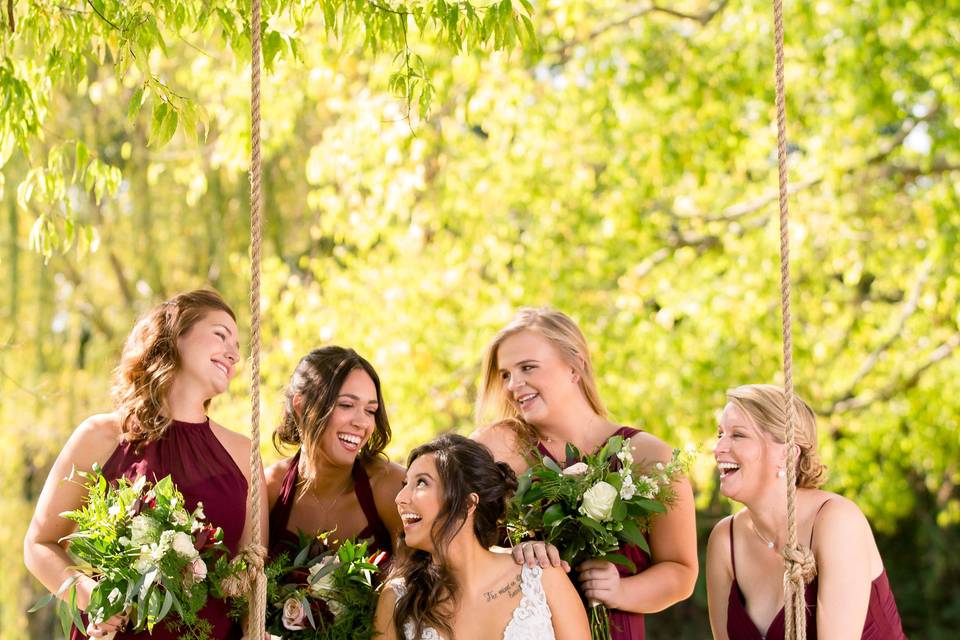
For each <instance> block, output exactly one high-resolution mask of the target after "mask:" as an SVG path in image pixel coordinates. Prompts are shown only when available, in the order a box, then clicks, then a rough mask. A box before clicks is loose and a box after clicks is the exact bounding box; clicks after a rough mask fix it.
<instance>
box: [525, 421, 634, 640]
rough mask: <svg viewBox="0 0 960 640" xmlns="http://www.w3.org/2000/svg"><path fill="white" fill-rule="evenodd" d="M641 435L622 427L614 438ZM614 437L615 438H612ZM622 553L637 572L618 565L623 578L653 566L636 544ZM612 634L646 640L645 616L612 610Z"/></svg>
mask: <svg viewBox="0 0 960 640" xmlns="http://www.w3.org/2000/svg"><path fill="white" fill-rule="evenodd" d="M638 433H640V430H639V429H631V428H630V427H620V428H619V429H617V430H616V432H615V433H614V434H613V435H614V436H623V438H625V439H627V440H629V439H630V438H632V437H633V436H635V435H637V434H638ZM611 437H613V436H611ZM537 449H538V450H539V451H540V453H542V454H543V455H545V456H549V457H550V458H551V459H553V461H554V462H557V464H560V463H559V461H557V459H556V458H554V457H553V454H551V453H550V451H548V450H547V448H546V447H545V446H544V445H543V443H542V442H538V443H537ZM576 462H579V460H567V461H566V464H565V465H561V466H565V467H569V466H570V465H572V464H574V463H576ZM612 467H613V470H614V471H617V470H619V469H620V460H619V459H617V460H615V461H614V463H613V464H612ZM620 553H622V554H623V555H625V556H626V557H628V558H629V559H630V561H631V562H633V564H634V565H636V567H637V570H636V572H631V571H630V569H629V568H627V567H624V566H622V565H619V564H618V565H616V567H617V571H618V572H619V573H620V575H621V576H624V577H626V576H631V575H636V574H638V573H640V572H641V571H643V570H644V569H647V568H648V567H649V566H650V565H651V564H653V561H652V559H651V558H650V556H649V554H647V552H646V551H644V550H643V549H641V548H640V547H638V546H636V545H634V544H627V545H624V546H622V547H620ZM574 585H575V586H576V587H577V590H578V591H579V590H580V585H579V583H577V582H576V581H575V580H574ZM609 615H610V634H611V635H612V636H613V640H644V625H643V614H642V613H634V612H632V611H620V610H619V609H610V611H609Z"/></svg>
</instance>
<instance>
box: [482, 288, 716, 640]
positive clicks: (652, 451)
mask: <svg viewBox="0 0 960 640" xmlns="http://www.w3.org/2000/svg"><path fill="white" fill-rule="evenodd" d="M482 385H483V386H482V388H481V392H480V397H479V399H478V410H477V414H478V421H479V423H480V424H488V425H489V426H487V427H485V428H482V429H480V430H478V431H477V433H476V434H474V437H475V438H476V439H477V440H478V441H479V442H481V443H483V444H485V445H487V446H488V447H489V448H490V450H491V451H492V452H493V454H494V456H495V457H496V459H497V460H502V461H504V462H506V463H508V464H509V465H510V466H511V467H512V468H513V469H514V471H516V472H517V473H518V474H519V473H522V472H523V471H525V470H526V469H527V468H528V467H529V465H530V462H531V460H534V459H536V457H537V454H538V453H539V454H540V455H543V456H549V457H551V458H553V459H554V460H555V461H558V463H559V464H560V465H561V466H569V465H572V464H574V463H575V462H576V461H575V460H566V459H565V457H566V454H565V451H566V445H567V444H568V443H569V444H573V445H575V446H576V447H577V449H579V450H580V451H584V452H594V451H597V450H599V449H600V448H601V447H602V446H603V445H604V443H606V442H607V440H609V439H610V438H611V437H613V436H617V435H618V436H622V437H624V438H626V439H629V441H630V446H631V452H632V454H633V458H634V459H635V460H636V461H637V462H638V463H641V464H644V463H646V464H649V465H653V464H655V463H657V462H663V463H665V462H667V461H668V460H669V459H670V456H671V453H672V449H671V447H669V446H668V445H666V444H665V443H664V442H662V441H661V440H659V439H658V438H656V437H654V436H653V435H651V434H649V433H646V432H643V431H640V430H638V429H633V428H631V427H626V426H621V425H619V424H617V423H615V422H613V421H612V420H610V419H609V418H608V417H607V411H606V409H605V408H604V405H603V401H602V400H601V399H600V394H599V392H598V390H597V385H596V381H595V380H594V373H593V364H592V362H591V358H590V351H589V349H588V348H587V342H586V339H585V338H584V336H583V333H582V332H581V331H580V328H579V327H578V326H577V325H576V323H575V322H574V321H573V320H571V319H570V318H569V317H568V316H567V315H565V314H563V313H561V312H559V311H556V310H554V309H545V308H539V309H538V308H531V307H527V308H523V309H521V310H520V311H519V312H518V313H517V315H516V316H515V317H514V318H513V320H512V321H511V322H510V323H509V324H507V326H505V327H504V328H503V329H501V330H500V332H498V333H497V335H496V336H495V337H494V339H493V341H492V342H491V343H490V345H489V346H488V347H487V351H486V356H485V358H484V364H483V383H482ZM673 493H674V496H675V501H674V503H673V504H672V505H671V507H670V509H669V510H668V511H667V513H665V514H662V515H660V516H659V517H657V518H656V519H655V520H654V521H653V524H652V527H651V529H650V532H649V534H648V535H647V540H648V542H649V546H650V553H649V554H647V553H646V552H644V551H642V550H641V549H640V548H639V547H636V546H633V545H628V546H627V547H625V548H624V549H623V550H622V552H623V553H624V554H625V555H627V557H629V558H630V559H631V560H632V561H633V563H634V565H635V566H636V568H637V572H636V573H632V572H631V571H629V570H628V569H627V568H626V567H622V566H618V565H614V564H613V563H610V562H607V561H605V560H599V559H595V560H588V561H586V562H584V563H583V564H581V565H580V566H579V567H575V569H576V570H577V577H578V580H579V584H580V589H581V592H582V593H583V595H584V596H585V597H586V598H588V599H590V600H592V601H596V602H600V603H602V604H604V605H606V606H607V607H608V608H609V609H610V621H611V630H612V633H613V637H614V639H615V640H628V639H629V640H641V639H642V638H643V637H644V623H643V614H644V613H652V612H655V611H660V610H662V609H665V608H666V607H669V606H670V605H672V604H674V603H676V602H679V601H680V600H683V599H685V598H687V597H689V596H690V594H691V593H692V592H693V587H694V584H695V582H696V579H697V572H698V564H697V537H696V525H695V520H694V505H693V493H692V491H691V489H690V484H689V482H687V480H686V479H681V480H678V481H676V482H675V483H674V486H673ZM514 556H515V558H516V560H517V562H523V563H527V564H540V565H541V566H545V565H553V566H560V565H561V561H560V557H559V553H558V551H557V549H556V548H555V547H553V546H552V545H546V544H544V543H542V542H524V543H522V544H521V545H518V546H517V547H516V548H515V549H514ZM565 568H567V567H565Z"/></svg>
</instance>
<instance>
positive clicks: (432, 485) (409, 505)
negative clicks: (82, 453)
mask: <svg viewBox="0 0 960 640" xmlns="http://www.w3.org/2000/svg"><path fill="white" fill-rule="evenodd" d="M395 502H396V504H397V511H398V512H399V513H400V519H401V520H403V536H404V542H405V543H406V544H407V546H408V547H411V548H413V549H419V550H421V551H426V552H427V553H433V552H434V547H433V538H432V536H431V533H432V531H433V528H434V524H436V522H437V515H438V514H439V513H440V510H441V507H442V503H443V487H442V486H441V484H440V475H439V473H438V471H437V463H436V455H435V454H433V453H428V454H425V455H422V456H420V457H418V458H417V459H416V460H414V461H413V462H412V463H411V464H410V468H409V469H407V477H406V479H405V480H404V484H403V488H402V489H400V493H398V494H397V497H396V499H395Z"/></svg>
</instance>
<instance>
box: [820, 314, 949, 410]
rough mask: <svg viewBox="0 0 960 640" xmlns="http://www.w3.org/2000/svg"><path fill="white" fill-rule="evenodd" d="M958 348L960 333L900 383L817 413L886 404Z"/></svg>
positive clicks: (913, 384)
mask: <svg viewBox="0 0 960 640" xmlns="http://www.w3.org/2000/svg"><path fill="white" fill-rule="evenodd" d="M958 346H960V332H958V333H955V334H953V335H952V336H950V337H949V338H947V339H946V340H944V341H943V343H942V344H941V345H940V346H939V347H937V348H936V349H934V350H933V353H931V354H930V357H929V358H927V360H926V361H925V362H924V363H923V364H921V365H920V366H919V367H917V368H916V369H914V371H913V372H912V373H911V374H910V375H909V376H907V377H906V378H904V379H903V380H902V381H894V382H891V383H890V384H888V385H887V386H886V387H884V388H883V389H881V390H879V391H875V392H872V393H871V392H867V393H862V394H860V395H858V396H856V397H853V398H849V399H847V400H841V401H840V402H837V403H835V404H834V406H833V407H828V408H826V409H824V410H823V411H820V412H819V413H820V414H822V415H824V416H831V415H836V414H839V413H847V412H849V411H859V410H861V409H865V408H867V407H869V406H870V405H871V404H873V403H875V402H886V401H887V400H890V399H891V398H893V397H894V396H895V395H897V394H899V393H902V392H904V391H906V390H907V389H911V388H913V387H915V386H916V385H917V382H919V381H920V376H922V375H923V374H924V373H925V372H926V371H927V369H929V368H930V367H932V366H933V365H935V364H937V363H938V362H940V361H942V360H946V359H947V358H948V357H950V355H951V354H952V353H953V351H954V350H955V349H956V348H957V347H958Z"/></svg>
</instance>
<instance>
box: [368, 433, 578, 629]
mask: <svg viewBox="0 0 960 640" xmlns="http://www.w3.org/2000/svg"><path fill="white" fill-rule="evenodd" d="M516 487H517V478H516V475H515V474H514V473H513V470H512V469H511V468H510V467H509V466H508V465H507V464H505V463H502V462H495V461H494V459H493V456H492V455H490V452H489V450H487V448H486V447H484V446H483V445H481V444H478V443H476V442H474V441H472V440H470V439H468V438H464V437H463V436H459V435H455V434H447V435H443V436H440V437H439V438H436V439H435V440H433V441H432V442H430V443H428V444H425V445H422V446H420V447H417V448H416V449H414V450H413V452H412V453H411V454H410V458H409V462H408V466H407V473H406V482H405V484H404V488H403V490H402V491H401V492H400V493H398V494H397V497H396V509H397V511H398V512H399V514H400V515H401V517H402V518H403V537H402V541H401V543H400V548H399V552H398V555H397V557H396V560H395V564H394V567H393V571H392V572H391V574H390V579H389V581H388V582H387V584H386V585H385V587H384V590H383V592H382V594H381V596H380V602H379V603H378V605H377V614H376V619H375V622H374V626H375V628H376V630H377V633H378V634H380V635H379V636H378V637H381V636H382V637H384V638H385V639H386V640H397V639H399V638H402V639H403V640H441V638H446V639H448V640H454V639H455V638H465V637H467V638H475V639H483V640H553V639H554V638H556V639H557V640H587V639H588V638H589V637H590V631H589V629H588V626H587V614H586V612H585V611H584V609H583V606H582V605H581V604H580V599H579V597H578V596H577V592H576V591H575V590H574V588H573V585H572V584H571V583H570V580H569V579H568V578H567V576H566V575H564V573H563V571H562V570H560V569H557V568H553V567H548V568H546V569H543V568H541V567H526V566H524V567H522V568H520V569H519V570H518V569H517V565H516V563H514V561H513V558H511V557H510V556H509V555H508V554H505V553H499V552H494V551H492V550H491V549H490V547H492V546H493V545H494V544H495V542H496V540H497V535H498V527H499V525H500V524H501V523H502V520H503V518H504V516H505V513H506V505H507V500H508V499H509V498H510V496H511V495H512V494H513V492H514V491H515V490H516Z"/></svg>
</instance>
